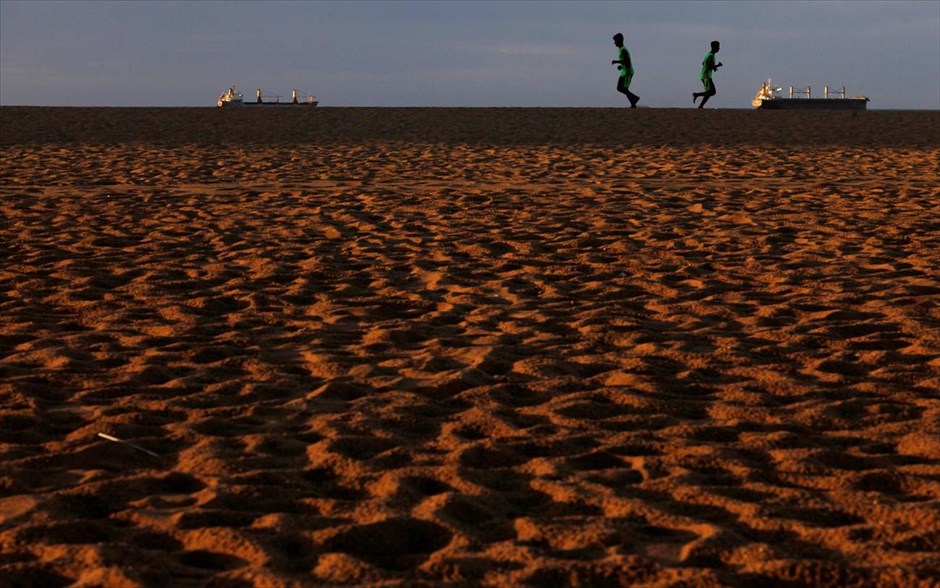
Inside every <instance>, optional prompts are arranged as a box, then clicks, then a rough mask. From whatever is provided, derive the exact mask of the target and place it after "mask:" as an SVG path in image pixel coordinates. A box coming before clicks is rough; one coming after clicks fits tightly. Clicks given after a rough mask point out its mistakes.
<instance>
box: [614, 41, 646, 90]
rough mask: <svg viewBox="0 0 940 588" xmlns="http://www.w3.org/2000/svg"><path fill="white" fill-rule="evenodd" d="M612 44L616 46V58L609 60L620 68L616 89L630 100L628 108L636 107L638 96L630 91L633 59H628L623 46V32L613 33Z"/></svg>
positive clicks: (628, 53) (628, 55) (627, 52)
mask: <svg viewBox="0 0 940 588" xmlns="http://www.w3.org/2000/svg"><path fill="white" fill-rule="evenodd" d="M614 45H616V46H617V59H614V60H613V61H611V62H610V64H611V65H616V66H617V69H619V70H620V77H619V78H618V79H617V91H618V92H620V93H621V94H623V95H624V96H626V97H627V100H629V101H630V108H636V103H637V102H639V101H640V97H639V96H637V95H636V94H634V93H633V92H631V91H630V82H631V81H632V80H633V60H632V59H630V51H629V50H627V48H626V47H624V46H623V34H622V33H617V34H616V35H614Z"/></svg>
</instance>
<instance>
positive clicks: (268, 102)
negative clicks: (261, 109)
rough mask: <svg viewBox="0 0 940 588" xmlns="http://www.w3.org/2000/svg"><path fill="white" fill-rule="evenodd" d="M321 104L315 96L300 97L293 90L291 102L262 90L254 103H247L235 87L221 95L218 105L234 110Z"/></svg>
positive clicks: (305, 95) (259, 90)
mask: <svg viewBox="0 0 940 588" xmlns="http://www.w3.org/2000/svg"><path fill="white" fill-rule="evenodd" d="M319 103H320V102H319V101H318V100H317V97H316V96H314V95H313V94H304V95H302V96H301V95H300V94H298V93H297V90H291V99H290V102H281V97H280V96H278V95H275V94H264V93H263V92H262V90H261V88H258V92H257V94H256V96H255V100H254V102H251V101H248V102H246V101H245V96H244V95H243V94H242V93H241V92H239V91H238V89H237V88H236V87H235V86H230V87H229V89H228V90H226V91H224V92H222V93H221V94H220V95H219V100H218V102H217V103H216V104H217V105H218V107H219V108H232V107H241V106H316V105H317V104H319Z"/></svg>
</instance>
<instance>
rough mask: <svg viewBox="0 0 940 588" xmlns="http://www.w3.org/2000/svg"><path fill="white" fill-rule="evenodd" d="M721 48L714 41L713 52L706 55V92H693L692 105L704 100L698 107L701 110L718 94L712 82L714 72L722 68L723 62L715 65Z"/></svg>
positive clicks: (703, 63) (702, 75) (703, 83)
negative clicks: (716, 55) (716, 56)
mask: <svg viewBox="0 0 940 588" xmlns="http://www.w3.org/2000/svg"><path fill="white" fill-rule="evenodd" d="M720 48H721V45H719V44H718V41H712V50H711V51H709V52H708V53H706V54H705V59H703V60H702V73H701V76H700V77H701V79H702V85H703V86H705V91H704V92H692V104H695V101H696V100H697V99H699V98H701V99H702V103H701V104H699V105H698V107H699V108H702V107H703V106H705V103H706V102H708V99H709V98H711V97H712V96H714V95H715V94H717V93H718V92H717V90H715V82H714V81H713V80H712V72H716V71H718V68H719V67H721V62H720V61H719V62H718V63H717V64H716V63H715V53H718V50H719V49H720Z"/></svg>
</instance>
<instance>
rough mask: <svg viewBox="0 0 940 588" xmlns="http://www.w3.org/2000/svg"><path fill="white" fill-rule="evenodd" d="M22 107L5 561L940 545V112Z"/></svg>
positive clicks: (375, 569) (454, 559)
mask: <svg viewBox="0 0 940 588" xmlns="http://www.w3.org/2000/svg"><path fill="white" fill-rule="evenodd" d="M0 146H2V154H0V205H2V210H3V216H2V220H0V254H2V259H3V263H2V264H0V410H2V412H0V460H2V471H0V517H2V518H0V552H2V558H0V575H2V576H3V577H4V578H5V579H6V580H5V582H7V585H10V586H40V585H41V586H57V585H71V584H73V583H77V584H78V585H105V586H167V585H176V586H185V585H199V586H202V585H205V586H250V585H254V586H262V587H274V586H307V585H315V584H344V583H351V584H356V585H381V586H386V585H399V584H404V585H429V586H430V585H435V586H436V585H441V584H447V583H451V584H455V585H486V586H550V585H585V586H625V585H633V584H642V585H648V586H677V585H701V586H712V585H714V586H718V585H755V584H756V585H767V586H772V585H786V583H787V582H790V583H792V585H800V586H802V585H870V586H917V585H921V586H933V585H936V582H937V581H938V575H937V570H938V569H940V532H938V529H940V304H938V300H940V224H938V223H940V221H938V219H940V187H938V186H940V172H938V159H940V113H938V112H877V111H872V112H862V113H848V112H846V113H843V112H839V113H818V112H815V113H814V112H775V113H772V112H756V111H721V110H713V111H704V112H703V111H695V110H653V109H648V110H642V109H641V110H635V111H629V112H628V111H626V110H603V109H595V110H592V109H561V110H554V109H340V108H323V109H316V110H312V109H311V110H307V109H303V108H300V109H297V110H291V109H286V108H285V109H264V110H251V109H245V110H242V111H222V110H216V109H210V108H205V109H79V108H76V109H64V108H12V107H5V108H2V109H0ZM99 433H104V434H106V435H109V436H112V437H115V438H117V439H120V440H122V441H125V443H120V442H115V441H110V440H108V439H106V438H103V437H100V436H99Z"/></svg>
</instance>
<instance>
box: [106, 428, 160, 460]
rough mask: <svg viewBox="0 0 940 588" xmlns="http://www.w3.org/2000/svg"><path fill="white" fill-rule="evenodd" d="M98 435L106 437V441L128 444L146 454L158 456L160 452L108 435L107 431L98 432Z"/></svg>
mask: <svg viewBox="0 0 940 588" xmlns="http://www.w3.org/2000/svg"><path fill="white" fill-rule="evenodd" d="M98 436H99V437H101V438H102V439H107V440H108V441H114V442H115V443H123V444H124V445H129V446H130V447H133V448H134V449H136V450H137V451H143V452H144V453H146V454H147V455H152V456H153V457H160V454H158V453H154V452H152V451H150V450H149V449H144V448H143V447H141V446H140V445H136V444H134V443H130V442H129V441H125V440H123V439H118V438H117V437H112V436H111V435H108V434H107V433H98Z"/></svg>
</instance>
